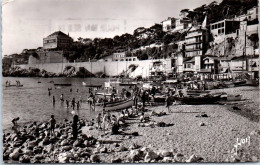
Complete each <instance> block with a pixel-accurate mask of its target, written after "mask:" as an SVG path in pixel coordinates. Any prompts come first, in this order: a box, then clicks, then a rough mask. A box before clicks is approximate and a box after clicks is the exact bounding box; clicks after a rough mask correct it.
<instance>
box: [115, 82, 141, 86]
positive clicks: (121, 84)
mask: <svg viewBox="0 0 260 165" xmlns="http://www.w3.org/2000/svg"><path fill="white" fill-rule="evenodd" d="M135 85H137V84H136V83H133V82H131V83H119V86H135Z"/></svg>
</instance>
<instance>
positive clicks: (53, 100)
mask: <svg viewBox="0 0 260 165" xmlns="http://www.w3.org/2000/svg"><path fill="white" fill-rule="evenodd" d="M52 103H53V106H55V96H53V97H52Z"/></svg>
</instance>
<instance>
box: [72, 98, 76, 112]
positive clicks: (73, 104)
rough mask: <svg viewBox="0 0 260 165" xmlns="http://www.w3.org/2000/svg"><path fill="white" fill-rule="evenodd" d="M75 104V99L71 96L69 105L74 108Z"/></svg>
mask: <svg viewBox="0 0 260 165" xmlns="http://www.w3.org/2000/svg"><path fill="white" fill-rule="evenodd" d="M75 104H76V101H75V98H73V99H72V101H71V106H72V108H73V110H74V108H75Z"/></svg>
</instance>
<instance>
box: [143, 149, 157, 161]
mask: <svg viewBox="0 0 260 165" xmlns="http://www.w3.org/2000/svg"><path fill="white" fill-rule="evenodd" d="M158 157H159V156H158V155H157V154H156V153H155V152H154V151H152V150H151V151H148V152H147V153H146V155H145V157H144V162H145V163H148V162H150V161H151V160H155V159H157V158H158Z"/></svg>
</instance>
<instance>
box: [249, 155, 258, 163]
mask: <svg viewBox="0 0 260 165" xmlns="http://www.w3.org/2000/svg"><path fill="white" fill-rule="evenodd" d="M251 160H252V162H257V161H259V160H258V159H257V157H256V156H252V157H251Z"/></svg>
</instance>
